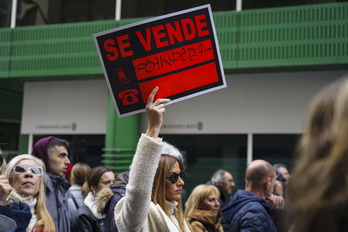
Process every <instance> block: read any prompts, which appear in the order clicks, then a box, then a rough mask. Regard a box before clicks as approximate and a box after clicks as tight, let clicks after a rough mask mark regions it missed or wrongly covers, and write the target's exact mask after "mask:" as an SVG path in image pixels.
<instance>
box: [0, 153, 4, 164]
mask: <svg viewBox="0 0 348 232" xmlns="http://www.w3.org/2000/svg"><path fill="white" fill-rule="evenodd" d="M4 160H5V156H4V154H0V166H1V165H2V163H3V162H4Z"/></svg>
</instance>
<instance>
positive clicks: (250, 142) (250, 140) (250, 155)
mask: <svg viewBox="0 0 348 232" xmlns="http://www.w3.org/2000/svg"><path fill="white" fill-rule="evenodd" d="M251 161H253V134H252V133H248V149H247V163H246V164H247V165H248V164H249V163H251Z"/></svg>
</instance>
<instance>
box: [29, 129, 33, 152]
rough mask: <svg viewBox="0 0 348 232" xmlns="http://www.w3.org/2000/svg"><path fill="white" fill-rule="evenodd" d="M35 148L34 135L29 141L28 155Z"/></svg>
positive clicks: (31, 135) (30, 135)
mask: <svg viewBox="0 0 348 232" xmlns="http://www.w3.org/2000/svg"><path fill="white" fill-rule="evenodd" d="M32 148H33V134H29V141H28V154H29V155H30V154H31V150H32Z"/></svg>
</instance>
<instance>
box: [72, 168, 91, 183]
mask: <svg viewBox="0 0 348 232" xmlns="http://www.w3.org/2000/svg"><path fill="white" fill-rule="evenodd" d="M90 170H91V167H90V166H89V165H88V164H86V163H82V162H79V163H76V164H74V165H73V167H72V169H71V176H70V180H71V184H74V185H79V186H82V185H83V183H85V182H86V180H87V176H88V173H89V172H90Z"/></svg>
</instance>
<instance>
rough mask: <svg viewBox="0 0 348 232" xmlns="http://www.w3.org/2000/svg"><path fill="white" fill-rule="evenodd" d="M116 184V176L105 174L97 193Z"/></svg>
mask: <svg viewBox="0 0 348 232" xmlns="http://www.w3.org/2000/svg"><path fill="white" fill-rule="evenodd" d="M114 182H115V174H114V173H113V172H111V171H110V172H105V173H104V174H103V175H101V177H100V179H99V182H98V187H97V189H96V190H95V191H96V192H99V191H100V190H101V189H102V188H106V187H109V186H110V185H112V184H113V183H114Z"/></svg>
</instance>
